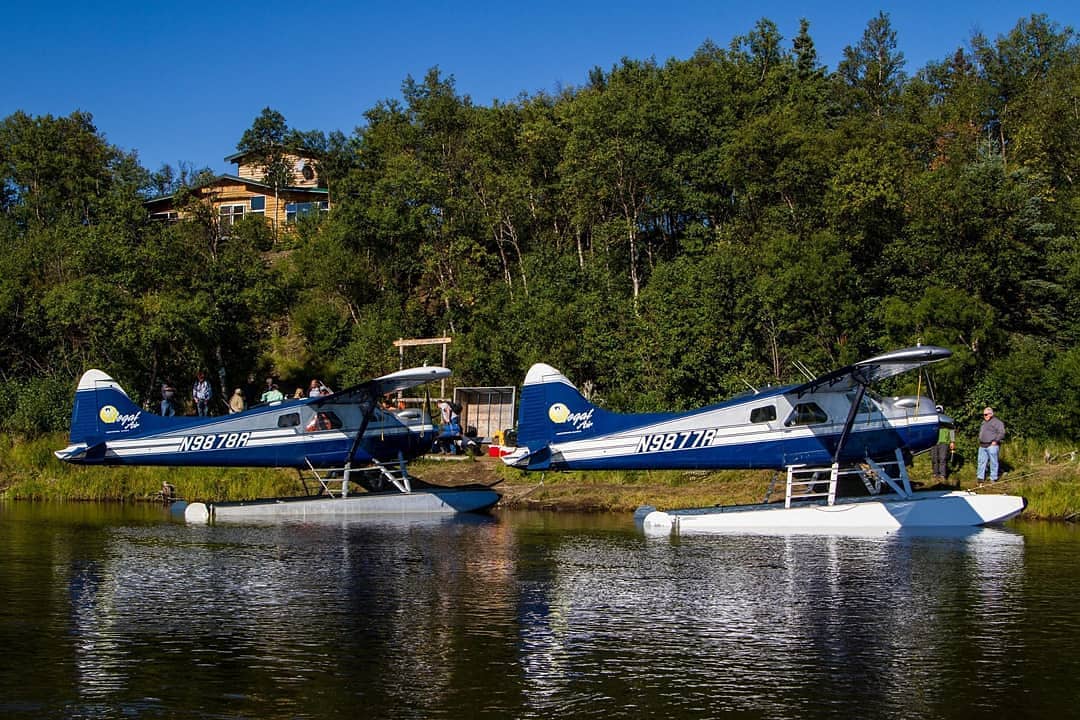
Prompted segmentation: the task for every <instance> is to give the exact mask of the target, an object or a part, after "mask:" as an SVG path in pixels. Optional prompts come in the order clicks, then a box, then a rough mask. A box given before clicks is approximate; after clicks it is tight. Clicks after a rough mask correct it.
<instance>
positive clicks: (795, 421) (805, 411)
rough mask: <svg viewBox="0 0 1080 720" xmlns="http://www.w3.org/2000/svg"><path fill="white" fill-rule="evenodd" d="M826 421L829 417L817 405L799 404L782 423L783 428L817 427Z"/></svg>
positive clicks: (810, 403)
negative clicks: (798, 426)
mask: <svg viewBox="0 0 1080 720" xmlns="http://www.w3.org/2000/svg"><path fill="white" fill-rule="evenodd" d="M828 421H829V416H828V415H826V414H825V411H824V410H822V409H821V408H820V407H818V404H817V403H812V402H809V403H799V404H798V405H796V406H795V409H794V410H792V411H791V414H790V415H788V419H787V420H785V421H784V426H785V427H792V426H795V425H817V424H819V423H823V422H828Z"/></svg>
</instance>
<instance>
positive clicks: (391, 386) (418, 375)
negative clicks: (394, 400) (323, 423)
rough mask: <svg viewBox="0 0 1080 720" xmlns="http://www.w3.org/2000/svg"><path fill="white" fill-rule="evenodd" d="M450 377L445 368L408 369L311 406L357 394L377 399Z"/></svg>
mask: <svg viewBox="0 0 1080 720" xmlns="http://www.w3.org/2000/svg"><path fill="white" fill-rule="evenodd" d="M448 377H450V370H449V369H448V368H444V367H416V368H407V369H405V370H398V371H397V372H393V373H390V374H389V375H383V376H382V377H377V378H375V379H374V380H368V381H366V382H362V383H360V384H359V385H353V386H352V387H349V388H346V389H345V390H342V391H340V392H336V393H334V394H333V395H327V396H326V397H323V398H320V399H319V400H316V401H314V402H312V403H311V404H312V405H319V404H321V403H324V402H327V401H329V400H332V399H334V398H338V397H340V396H342V395H349V394H357V393H362V394H370V396H371V397H374V398H377V397H379V396H380V395H386V394H389V393H395V392H398V391H400V390H407V389H408V388H411V387H416V386H417V385H423V384H424V383H429V382H433V381H435V380H442V379H444V378H448Z"/></svg>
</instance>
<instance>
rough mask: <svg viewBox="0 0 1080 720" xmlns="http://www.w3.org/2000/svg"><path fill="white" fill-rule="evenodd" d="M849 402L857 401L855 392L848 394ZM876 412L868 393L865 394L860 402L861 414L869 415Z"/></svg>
mask: <svg viewBox="0 0 1080 720" xmlns="http://www.w3.org/2000/svg"><path fill="white" fill-rule="evenodd" d="M847 399H848V402H849V403H850V402H855V393H848V394H847ZM872 412H874V404H873V403H872V402H871V401H870V398H868V397H867V396H866V395H863V397H862V400H861V401H860V402H859V415H869V414H870V413H872Z"/></svg>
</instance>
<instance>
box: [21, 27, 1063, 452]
mask: <svg viewBox="0 0 1080 720" xmlns="http://www.w3.org/2000/svg"><path fill="white" fill-rule="evenodd" d="M811 30H812V29H811V27H810V25H809V23H807V22H806V21H805V20H804V21H802V22H801V24H800V28H799V31H798V34H797V35H796V37H795V38H793V39H791V40H788V39H785V38H783V37H782V36H781V34H780V32H779V30H778V28H777V26H776V25H775V24H774V23H773V22H771V21H769V20H765V19H763V20H761V21H759V22H758V23H756V24H755V25H754V27H752V28H751V29H750V30H749V31H748V32H747V33H746V34H745V35H740V36H737V37H735V38H734V39H733V40H732V41H731V42H730V43H729V44H728V45H727V46H726V47H720V46H718V45H716V44H714V43H712V42H705V43H703V44H702V46H701V47H700V48H699V49H698V50H697V52H695V53H694V54H693V56H691V57H689V58H687V59H684V60H679V59H671V60H668V61H666V62H664V63H662V64H661V63H658V62H657V61H656V60H654V59H645V60H638V59H632V58H625V59H623V60H622V61H620V62H619V63H618V64H616V65H615V66H613V67H611V68H610V69H604V68H594V69H592V70H591V71H590V72H589V73H588V75H587V78H588V79H587V82H586V83H585V84H584V85H582V86H581V87H579V88H570V89H565V90H563V91H561V92H559V93H558V94H555V95H551V94H547V93H539V94H536V95H532V96H529V95H522V96H520V97H518V98H516V99H514V100H513V101H512V102H505V103H504V102H495V103H493V104H492V105H491V106H489V107H484V106H478V105H476V104H474V103H473V102H472V100H471V99H470V98H469V97H467V96H463V95H461V94H460V93H459V92H458V90H457V88H456V85H455V81H454V78H453V77H452V76H448V75H445V74H443V73H442V72H441V71H440V70H439V69H438V68H433V69H432V70H431V71H429V72H428V73H427V74H426V75H425V76H424V77H423V78H421V79H414V78H407V79H406V80H405V82H404V83H403V85H402V92H401V96H400V98H396V99H387V100H385V101H382V102H380V103H378V104H377V105H375V106H374V107H372V108H370V109H369V110H368V111H367V112H366V113H364V115H363V117H362V118H360V119H359V120H358V125H359V126H358V128H357V129H356V130H355V131H354V132H353V133H352V134H350V135H346V134H344V133H340V132H334V133H330V134H329V135H327V134H324V133H322V132H320V131H307V132H300V131H297V130H295V129H293V128H290V127H289V126H288V124H287V121H286V119H285V118H284V116H282V115H281V114H280V113H278V112H277V111H275V110H272V109H271V108H265V109H264V110H263V111H262V112H261V113H260V114H259V115H258V116H257V117H256V118H255V120H254V122H253V124H252V127H251V128H250V129H249V130H247V131H246V132H245V133H244V134H243V136H242V137H241V138H240V141H239V143H238V145H237V148H238V149H239V150H241V151H245V152H250V153H253V154H254V156H255V157H256V159H257V160H258V162H260V163H261V164H262V166H263V168H264V170H265V174H266V177H267V182H268V183H270V184H271V185H273V186H275V187H282V186H284V185H287V184H289V183H290V182H291V180H290V178H289V177H288V171H289V168H288V167H287V165H288V163H286V162H285V161H284V158H285V154H286V153H288V152H295V151H297V150H303V151H305V152H308V153H313V154H315V155H316V156H317V157H318V171H319V176H320V179H321V180H322V181H324V182H325V183H326V185H327V186H328V188H329V190H330V197H331V201H332V205H333V210H332V212H331V213H330V214H329V216H327V217H325V218H319V217H315V216H311V217H308V218H305V219H304V220H303V222H301V223H299V224H298V226H297V227H295V228H293V233H292V235H291V236H290V237H291V238H292V240H291V242H290V243H289V244H288V245H286V246H282V245H281V244H278V245H275V244H274V242H273V233H271V232H270V229H269V228H268V227H267V226H266V225H265V224H264V223H262V222H261V221H260V220H259V219H249V220H245V221H244V222H242V223H239V224H238V225H236V226H234V227H233V228H232V229H231V231H230V232H229V234H228V235H227V236H226V235H224V234H223V233H222V232H221V228H219V227H218V226H217V218H216V217H214V214H213V213H212V212H209V211H208V210H207V209H206V208H205V207H202V208H200V207H193V208H192V209H193V211H194V214H193V219H192V220H191V221H190V222H184V223H179V224H173V225H161V224H155V223H150V222H149V221H147V219H146V215H145V212H144V211H143V209H142V201H143V200H144V199H145V198H146V197H148V196H152V195H157V194H162V193H167V192H176V191H177V190H178V189H180V188H182V187H184V186H187V185H191V184H192V183H193V182H194V180H195V178H197V177H198V174H197V173H196V172H194V171H193V170H192V168H191V167H181V168H180V170H178V171H174V170H173V169H171V168H162V169H159V170H158V171H156V172H154V173H150V172H147V171H146V170H144V169H143V168H141V167H139V165H138V162H137V158H135V157H134V156H131V155H127V154H125V153H123V152H121V151H119V150H117V149H116V148H114V147H112V146H110V145H109V144H108V143H106V142H105V140H104V139H103V136H102V135H101V134H100V133H99V132H98V131H97V129H96V127H95V126H94V124H93V120H92V118H91V116H90V115H89V114H88V113H84V112H75V113H72V114H71V115H70V116H69V117H61V118H55V117H51V116H44V117H32V116H30V115H28V114H26V113H23V112H18V113H15V114H13V115H11V116H9V117H8V118H6V119H4V120H3V121H2V122H0V403H2V404H3V409H4V410H5V414H6V416H7V417H9V418H10V419H9V420H8V421H7V423H8V424H7V427H9V429H23V430H28V431H32V430H41V429H47V428H48V427H53V426H55V425H56V424H57V421H56V420H55V413H52V414H51V413H46V412H42V411H39V410H35V409H34V408H36V407H38V406H37V405H34V404H32V403H29V402H25V403H23V402H20V401H17V398H18V397H19V395H20V393H23V392H34V393H36V394H38V395H39V396H42V397H50V398H52V397H54V395H55V392H54V389H55V387H63V386H70V383H71V382H72V381H73V379H74V378H75V377H76V376H77V375H78V374H79V373H80V372H81V371H82V370H84V369H86V368H87V367H90V366H95V365H96V366H100V367H103V368H104V369H107V370H108V371H109V372H110V373H111V374H113V375H114V376H116V377H117V378H118V379H120V380H121V381H122V382H124V384H125V385H127V386H128V387H130V388H132V390H133V392H134V393H135V394H137V395H138V396H139V397H141V398H149V397H152V396H153V394H154V389H155V387H156V385H157V383H159V382H160V381H161V380H162V379H166V378H167V379H170V380H172V381H173V382H177V383H181V384H183V383H185V382H186V381H187V379H188V378H190V377H191V376H193V374H194V372H195V370H196V369H197V368H200V367H202V368H207V369H211V370H216V369H217V368H218V367H221V368H223V369H224V371H225V373H226V377H227V378H228V381H229V382H230V384H232V382H233V381H235V382H237V383H240V382H242V381H243V379H244V378H245V377H246V376H247V375H248V374H249V373H255V374H257V375H262V374H264V373H274V374H277V375H279V376H281V377H282V378H283V379H285V380H286V382H292V383H295V384H304V383H305V380H306V376H310V375H313V374H314V375H318V376H321V377H324V378H325V379H327V380H329V381H331V382H332V383H336V384H337V385H339V386H340V385H343V384H347V383H349V382H353V381H355V380H359V379H361V378H363V377H368V376H370V375H372V374H375V373H382V372H386V371H390V370H393V369H395V368H396V367H397V362H398V358H397V354H396V352H395V351H394V350H393V349H392V347H391V340H393V339H396V338H398V337H423V336H441V335H444V334H450V335H453V337H454V342H453V345H452V346H451V357H450V361H451V362H450V364H451V365H452V367H453V368H454V370H455V372H456V374H457V379H458V381H459V382H461V383H463V384H468V385H483V384H499V385H503V384H515V383H517V382H519V381H520V378H521V377H522V375H523V373H524V371H525V369H526V368H527V367H528V365H529V364H531V363H533V362H537V361H545V362H549V363H551V364H553V365H556V366H558V367H560V369H562V370H563V371H564V372H566V373H567V374H568V375H569V376H570V377H572V378H573V379H574V380H575V381H576V382H578V383H579V384H580V385H581V386H582V387H583V388H585V389H586V390H587V391H588V392H589V393H590V394H591V395H592V396H593V397H594V399H596V400H597V401H599V402H602V403H604V404H607V405H609V406H611V407H613V408H619V409H636V410H655V409H660V408H685V407H691V406H694V405H698V404H701V403H706V402H712V401H715V400H718V399H720V398H723V397H726V396H728V395H730V394H731V393H733V392H737V391H740V390H741V389H744V388H745V387H746V386H747V385H752V386H760V385H763V384H767V383H777V382H789V381H793V380H797V379H799V377H800V376H799V375H798V374H797V373H796V372H795V370H794V366H793V362H794V361H796V360H799V361H801V362H803V363H805V365H806V366H808V367H810V368H811V369H813V370H816V371H818V372H821V371H824V370H826V369H828V368H830V367H834V366H835V365H836V364H838V363H843V362H851V361H854V360H857V359H860V358H863V357H867V356H869V355H871V354H873V353H876V352H880V351H884V350H888V349H892V348H896V347H901V346H907V345H912V344H915V343H917V342H924V343H934V344H941V345H945V346H947V347H950V348H952V349H953V350H954V352H955V358H954V359H953V360H952V361H950V362H949V363H945V364H942V365H940V366H937V367H935V368H934V369H933V381H934V382H933V386H934V388H935V390H936V392H937V393H938V399H939V400H940V401H941V402H943V403H944V404H945V405H946V406H947V407H948V408H949V409H950V410H951V411H954V412H955V414H956V415H957V416H958V417H961V418H962V419H964V420H965V421H968V422H974V421H975V419H976V417H977V414H976V412H975V411H976V410H977V409H978V408H980V407H981V406H982V405H983V404H986V403H990V404H994V405H998V406H1000V407H1001V408H1002V415H1003V416H1004V417H1005V418H1006V420H1007V422H1009V423H1010V427H1011V428H1012V429H1013V430H1014V431H1015V432H1016V433H1017V434H1023V435H1029V436H1055V435H1066V436H1067V435H1071V436H1075V435H1076V434H1077V432H1080V415H1078V412H1077V408H1080V384H1078V382H1077V379H1076V378H1077V377H1078V375H1077V366H1078V357H1080V351H1078V338H1080V300H1078V298H1080V270H1078V268H1080V239H1078V237H1077V234H1078V230H1077V229H1078V228H1080V193H1078V190H1077V176H1078V173H1080V167H1078V162H1080V116H1078V115H1077V108H1078V107H1080V97H1078V95H1080V43H1078V42H1077V37H1076V35H1075V33H1074V31H1073V30H1072V29H1071V28H1062V27H1060V26H1058V25H1057V24H1055V23H1053V22H1052V21H1051V20H1050V19H1049V18H1047V17H1046V16H1043V15H1032V16H1030V17H1027V18H1021V19H1020V20H1019V21H1018V22H1017V25H1016V27H1015V28H1014V29H1013V30H1011V31H1010V32H1009V33H1006V34H1005V35H1003V36H1001V37H998V38H994V39H990V38H986V37H984V36H982V35H976V36H975V37H974V38H973V39H972V40H971V42H970V44H969V45H967V46H966V47H958V48H955V49H950V50H948V51H945V52H943V53H942V59H941V60H940V61H935V62H931V63H929V64H928V65H927V66H926V67H925V68H918V69H915V70H914V72H912V74H910V75H909V74H908V73H907V70H908V69H907V68H905V60H904V55H903V52H902V47H903V38H901V37H898V36H897V33H896V32H895V30H894V29H893V28H892V25H891V22H890V20H889V17H888V15H886V14H884V13H881V14H878V15H877V16H875V17H873V18H871V19H870V20H869V22H868V23H867V26H866V31H865V32H864V33H863V35H862V36H861V37H860V38H855V39H853V42H852V43H851V44H850V45H849V46H848V47H847V48H846V49H845V51H844V56H843V59H842V60H841V62H840V63H839V65H838V67H837V68H836V70H835V72H830V71H829V70H828V69H827V68H825V67H823V66H822V65H821V64H820V62H819V60H818V55H817V51H816V49H815V46H814V41H813V37H812V31H811ZM283 247H285V248H287V249H286V250H285V251H284V252H283V251H282V248H283ZM410 353H412V354H410V356H409V357H408V358H407V362H409V363H414V362H415V363H417V364H419V363H422V362H440V361H441V357H439V355H438V349H437V348H436V349H432V350H430V351H427V350H419V349H417V350H411V351H410ZM211 374H212V375H214V376H216V373H214V372H212V373H211ZM916 382H917V380H916V379H915V378H911V383H912V384H913V386H914V384H915V383H916ZM27 388H29V390H27ZM912 389H914V388H912ZM61 417H63V414H62V413H61ZM34 418H39V419H37V420H34ZM35 423H36V424H35Z"/></svg>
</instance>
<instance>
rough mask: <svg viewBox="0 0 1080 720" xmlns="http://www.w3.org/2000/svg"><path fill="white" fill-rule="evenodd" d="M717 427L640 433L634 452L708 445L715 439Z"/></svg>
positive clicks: (687, 448) (684, 448)
mask: <svg viewBox="0 0 1080 720" xmlns="http://www.w3.org/2000/svg"><path fill="white" fill-rule="evenodd" d="M717 430H718V428H709V429H708V430H704V429H702V430H684V431H683V432H673V433H656V434H655V435H642V436H641V439H640V440H638V444H637V448H636V449H635V450H634V452H639V453H652V452H666V451H668V450H693V449H695V448H701V447H708V446H709V445H712V443H713V440H714V439H716V433H717Z"/></svg>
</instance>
